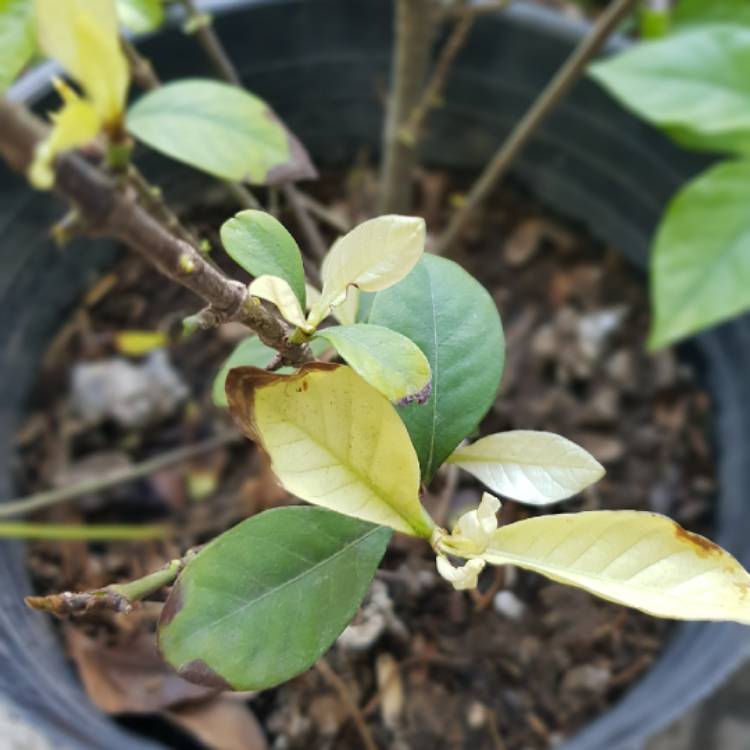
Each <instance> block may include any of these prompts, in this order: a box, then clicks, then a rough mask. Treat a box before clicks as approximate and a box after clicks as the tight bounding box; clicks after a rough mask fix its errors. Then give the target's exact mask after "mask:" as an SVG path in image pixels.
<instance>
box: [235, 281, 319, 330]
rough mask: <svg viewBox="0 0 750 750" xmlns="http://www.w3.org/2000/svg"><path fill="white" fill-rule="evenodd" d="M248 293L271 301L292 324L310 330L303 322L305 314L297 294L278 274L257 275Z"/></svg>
mask: <svg viewBox="0 0 750 750" xmlns="http://www.w3.org/2000/svg"><path fill="white" fill-rule="evenodd" d="M248 291H249V292H250V294H252V295H254V296H255V297H260V298H261V299H265V300H268V301H269V302H272V303H273V304H274V305H276V307H278V309H279V312H280V313H281V314H282V315H283V316H284V318H285V319H286V320H288V321H289V322H290V323H291V324H292V325H295V326H299V327H300V328H303V329H306V330H310V329H309V327H308V325H307V323H305V314H304V313H303V312H302V307H301V306H300V303H299V300H298V299H297V295H296V294H295V293H294V291H293V290H292V287H291V286H289V284H288V283H287V282H286V281H284V279H282V278H280V277H279V276H270V275H264V276H258V278H257V279H255V281H253V282H252V284H250V286H249V287H248Z"/></svg>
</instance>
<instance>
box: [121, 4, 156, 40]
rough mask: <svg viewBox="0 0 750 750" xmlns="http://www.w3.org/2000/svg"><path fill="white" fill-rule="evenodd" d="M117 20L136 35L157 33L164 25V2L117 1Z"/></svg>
mask: <svg viewBox="0 0 750 750" xmlns="http://www.w3.org/2000/svg"><path fill="white" fill-rule="evenodd" d="M116 6H117V18H118V20H119V21H120V23H121V24H122V25H123V26H124V27H125V28H126V29H128V31H132V32H133V33H134V34H146V33H148V32H150V31H156V29H158V28H159V27H160V26H161V25H162V24H163V23H164V0H116Z"/></svg>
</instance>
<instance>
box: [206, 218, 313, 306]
mask: <svg viewBox="0 0 750 750" xmlns="http://www.w3.org/2000/svg"><path fill="white" fill-rule="evenodd" d="M221 242H222V244H223V245H224V249H225V250H226V251H227V253H228V254H229V256H230V257H231V258H232V260H234V262H235V263H237V265H239V266H241V267H242V268H244V269H245V270H246V271H247V272H248V273H249V274H250V275H252V276H263V275H266V274H267V275H269V276H278V277H279V278H282V279H284V281H286V282H287V284H289V286H290V287H291V288H292V291H293V292H294V294H295V295H296V297H297V299H298V300H299V304H300V307H302V309H303V310H304V308H305V271H304V269H303V267H302V255H301V254H300V251H299V247H298V246H297V243H296V242H295V240H294V237H292V235H291V234H289V232H288V231H287V229H286V227H284V225H283V224H282V223H281V222H280V221H279V220H278V219H276V218H274V217H273V216H272V215H271V214H269V213H266V212H265V211H255V210H248V211H240V212H239V213H238V214H235V215H234V216H233V217H232V218H231V219H228V220H227V221H225V222H224V223H223V224H222V225H221Z"/></svg>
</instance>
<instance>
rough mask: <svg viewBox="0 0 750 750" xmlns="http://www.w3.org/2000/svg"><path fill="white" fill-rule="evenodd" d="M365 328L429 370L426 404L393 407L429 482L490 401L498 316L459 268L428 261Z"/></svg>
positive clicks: (497, 364)
mask: <svg viewBox="0 0 750 750" xmlns="http://www.w3.org/2000/svg"><path fill="white" fill-rule="evenodd" d="M370 323H373V324H376V325H382V326H386V327H387V328H391V329H392V330H394V331H398V332H399V333H402V334H403V335H404V336H407V337H408V338H410V339H411V340H412V341H413V342H414V343H415V344H416V345H417V346H418V347H419V348H420V349H421V350H422V351H423V352H424V354H425V355H426V356H427V360H428V361H429V363H430V367H431V368H432V395H431V396H430V398H429V400H428V401H427V403H426V404H424V405H420V404H409V405H408V406H401V407H398V411H399V414H400V415H401V418H402V419H403V420H404V423H405V425H406V427H407V429H408V430H409V435H410V436H411V439H412V442H413V443H414V447H415V448H416V451H417V455H418V456H419V463H420V466H421V469H422V477H423V479H425V480H429V479H430V478H431V477H432V475H433V474H434V473H435V471H436V470H437V469H438V467H439V466H440V464H442V463H443V461H445V459H446V458H447V457H448V456H449V455H450V454H451V453H452V452H453V449H454V448H455V447H456V446H457V445H458V444H459V443H460V442H461V440H463V439H464V438H465V437H466V436H467V435H468V434H469V433H470V432H471V431H472V430H473V429H474V428H475V427H476V426H477V425H478V424H479V421H480V420H481V419H482V417H483V416H484V415H485V414H486V413H487V410H488V409H489V408H490V406H491V405H492V403H493V401H494V400H495V396H496V394H497V389H498V386H499V385H500V376H501V375H502V371H503V364H504V362H505V340H504V337H503V330H502V325H501V323H500V316H499V315H498V313H497V308H496V307H495V303H494V302H493V301H492V298H491V297H490V295H489V294H488V293H487V290H486V289H485V288H484V287H483V286H482V285H481V284H480V283H479V282H478V281H477V280H476V279H474V278H473V277H472V276H470V275H469V274H468V273H466V271H464V270H463V269H462V268H461V267H460V266H459V265H457V264H456V263H454V262H453V261H450V260H447V259H446V258H439V257H437V256H434V255H425V256H424V257H423V258H422V259H421V260H420V261H419V263H418V264H417V266H416V267H415V268H414V270H413V271H412V272H411V273H410V274H409V275H408V276H407V277H406V278H405V279H404V280H403V281H401V282H400V283H398V284H396V285H395V286H393V287H390V288H389V289H385V290H383V291H381V292H378V294H377V296H376V297H375V301H374V302H373V305H372V309H371V311H370Z"/></svg>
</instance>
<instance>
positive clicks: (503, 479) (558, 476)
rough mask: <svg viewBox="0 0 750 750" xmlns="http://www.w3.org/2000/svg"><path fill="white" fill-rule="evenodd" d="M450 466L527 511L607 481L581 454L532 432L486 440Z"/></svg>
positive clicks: (546, 435)
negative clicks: (530, 507)
mask: <svg viewBox="0 0 750 750" xmlns="http://www.w3.org/2000/svg"><path fill="white" fill-rule="evenodd" d="M448 461H449V462H450V463H453V464H456V465H458V466H460V467H461V468H462V469H465V470H466V471H468V472H470V473H471V474H473V475H474V476H475V477H476V478H477V479H479V481H480V482H482V483H483V484H485V485H487V487H489V488H490V489H491V490H492V491H493V492H497V493H498V494H499V495H504V496H505V497H510V498H512V499H513V500H518V501H519V502H521V503H528V504H529V505H548V504H549V503H555V502H558V501H559V500H564V499H565V498H567V497H570V496H571V495H575V494H576V492H580V491H581V490H582V489H584V488H586V487H588V486H589V485H591V484H593V483H594V482H597V481H599V480H600V479H601V478H602V477H603V476H604V467H603V466H602V465H601V464H600V463H599V462H598V461H597V460H596V459H595V458H594V457H593V456H592V455H591V454H590V453H588V452H587V451H585V450H584V449H583V448H581V447H579V446H578V445H576V444H575V443H573V442H571V441H570V440H568V439H567V438H564V437H561V436H560V435H555V434H554V433H552V432H536V431H534V430H511V431H509V432H498V433H495V434H494V435H487V436H486V437H483V438H480V439H479V440H477V441H476V442H475V443H472V444H471V445H466V446H463V447H460V448H458V449H456V450H455V451H454V452H453V454H452V455H451V456H450V457H449V458H448Z"/></svg>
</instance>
